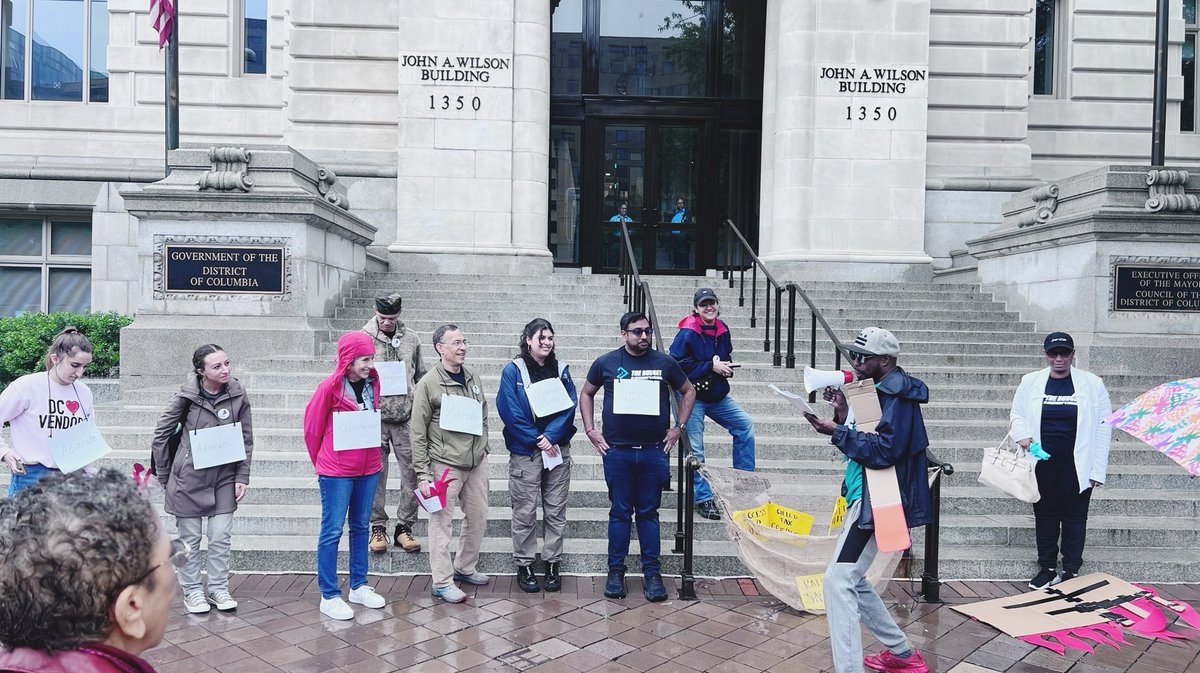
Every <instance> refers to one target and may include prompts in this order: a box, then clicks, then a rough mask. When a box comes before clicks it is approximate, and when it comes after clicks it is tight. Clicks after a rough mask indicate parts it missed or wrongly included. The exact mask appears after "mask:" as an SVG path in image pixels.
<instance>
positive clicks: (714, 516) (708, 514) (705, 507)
mask: <svg viewBox="0 0 1200 673" xmlns="http://www.w3.org/2000/svg"><path fill="white" fill-rule="evenodd" d="M696 511H697V512H699V513H700V516H702V517H704V518H705V519H710V520H712V521H719V520H720V519H721V510H719V509H717V503H715V502H713V501H712V500H705V501H704V502H701V503H697V504H696Z"/></svg>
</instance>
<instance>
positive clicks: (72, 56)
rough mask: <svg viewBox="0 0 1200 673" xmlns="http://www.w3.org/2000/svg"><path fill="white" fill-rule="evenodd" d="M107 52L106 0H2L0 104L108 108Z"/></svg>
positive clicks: (0, 23) (0, 9)
mask: <svg viewBox="0 0 1200 673" xmlns="http://www.w3.org/2000/svg"><path fill="white" fill-rule="evenodd" d="M31 35H32V36H33V39H26V38H27V37H28V36H31ZM107 52H108V2H107V0H0V99H3V100H54V101H76V102H84V101H87V102H91V103H106V102H108V57H107Z"/></svg>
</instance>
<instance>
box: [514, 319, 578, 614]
mask: <svg viewBox="0 0 1200 673" xmlns="http://www.w3.org/2000/svg"><path fill="white" fill-rule="evenodd" d="M519 344H520V345H519V347H520V353H519V354H518V355H517V357H516V358H514V359H513V361H512V362H510V363H508V364H507V365H505V366H504V371H503V372H501V374H500V390H499V392H497V393H496V411H497V412H499V414H500V418H501V420H503V421H504V445H505V446H506V447H507V448H508V491H509V495H510V496H511V500H512V512H513V513H512V538H513V560H514V561H515V562H516V564H517V584H518V585H519V586H520V587H521V590H522V591H524V592H526V593H536V592H537V591H539V590H540V589H541V588H545V590H546V591H552V592H553V591H558V590H560V589H561V588H562V579H561V577H560V574H559V570H558V564H559V560H560V559H561V558H562V548H563V543H562V541H563V532H564V531H565V530H566V527H567V495H568V494H569V493H570V491H571V455H570V443H571V438H572V437H574V436H575V406H576V403H577V397H576V393H575V383H574V382H573V381H572V380H571V372H570V370H568V369H567V366H566V365H565V364H560V363H559V362H558V359H557V358H555V357H554V327H552V326H551V325H550V322H549V321H547V320H545V319H543V318H537V319H535V320H533V321H531V322H530V323H529V324H527V325H525V329H524V330H522V332H521V337H520V340H519ZM554 379H557V380H558V382H557V383H555V382H554ZM543 381H550V383H546V384H543V386H553V387H558V386H561V388H560V389H559V390H558V391H557V392H558V393H559V395H560V396H561V397H560V398H559V401H560V402H561V404H560V405H555V406H557V407H559V410H558V411H550V410H551V409H554V408H555V406H551V407H543V413H541V414H539V413H538V412H537V411H536V407H537V405H536V404H535V402H539V403H540V400H541V398H536V399H533V398H531V396H533V395H534V394H535V392H536V391H533V390H531V388H532V387H533V386H534V385H536V384H538V383H541V382H543ZM539 388H542V387H541V386H540V387H539ZM562 393H566V395H565V396H562ZM567 402H570V406H568V407H566V408H561V407H562V405H565V404H567ZM543 455H545V456H549V457H550V458H551V461H550V462H554V460H553V459H555V458H557V457H559V456H561V457H562V464H561V465H554V466H553V467H551V468H549V469H547V468H546V467H545V465H546V464H547V461H546V460H544V459H543ZM539 502H541V504H542V529H543V535H542V537H543V538H544V540H543V544H542V561H543V562H544V563H545V564H546V576H545V583H544V584H543V585H542V586H540V587H539V585H538V578H537V576H536V575H535V574H534V571H533V559H534V553H535V552H536V551H537V530H536V529H535V524H537V506H538V503H539Z"/></svg>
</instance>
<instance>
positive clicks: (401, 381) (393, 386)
mask: <svg viewBox="0 0 1200 673" xmlns="http://www.w3.org/2000/svg"><path fill="white" fill-rule="evenodd" d="M375 371H376V373H378V374H379V394H380V395H382V396H383V397H387V396H389V395H407V394H408V367H407V366H405V364H404V363H403V362H394V361H388V362H376V363H375Z"/></svg>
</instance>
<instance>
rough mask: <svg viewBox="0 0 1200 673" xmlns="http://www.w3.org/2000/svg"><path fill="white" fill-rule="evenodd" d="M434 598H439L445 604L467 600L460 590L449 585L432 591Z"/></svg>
mask: <svg viewBox="0 0 1200 673" xmlns="http://www.w3.org/2000/svg"><path fill="white" fill-rule="evenodd" d="M433 596H434V598H440V599H442V600H444V601H446V602H447V603H461V602H463V601H465V600H467V594H465V593H463V590H462V589H459V588H458V587H456V586H454V585H453V584H451V585H450V586H448V587H442V588H441V589H434V590H433Z"/></svg>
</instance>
